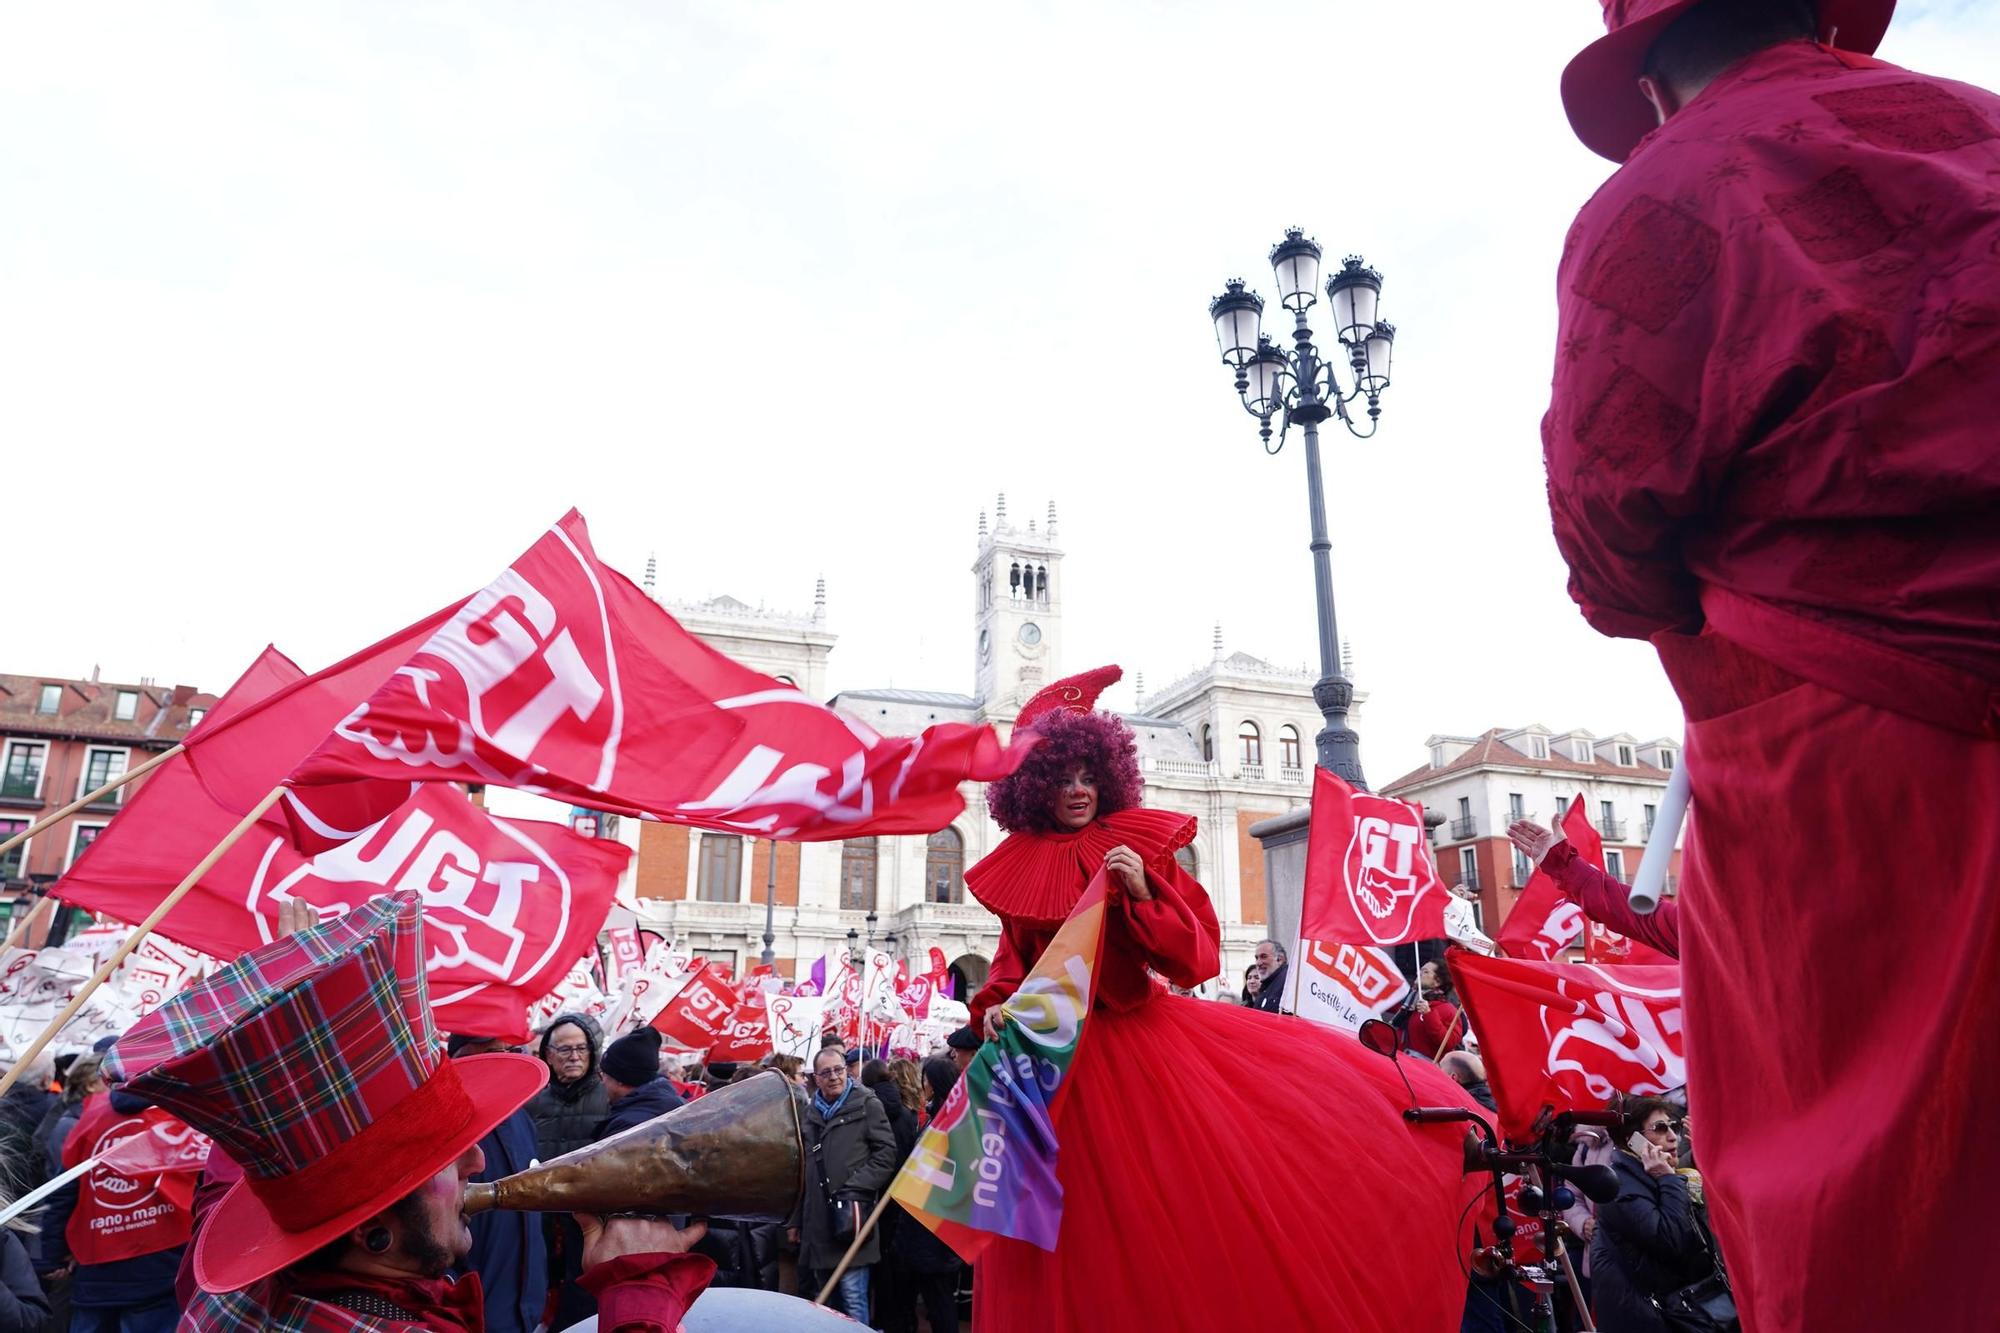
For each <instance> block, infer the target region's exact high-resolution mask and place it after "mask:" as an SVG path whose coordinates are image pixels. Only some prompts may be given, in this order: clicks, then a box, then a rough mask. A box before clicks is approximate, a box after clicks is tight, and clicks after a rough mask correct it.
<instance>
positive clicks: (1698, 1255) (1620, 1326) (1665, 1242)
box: [1590, 1097, 1716, 1333]
mask: <svg viewBox="0 0 2000 1333" xmlns="http://www.w3.org/2000/svg"><path fill="white" fill-rule="evenodd" d="M1680 1130H1681V1120H1680V1110H1679V1108H1678V1107H1676V1106H1675V1105H1674V1104H1673V1103H1672V1102H1669V1101H1667V1100H1666V1099H1665V1098H1661V1097H1635V1098H1632V1099H1631V1100H1630V1101H1628V1102H1626V1104H1625V1118H1624V1120H1623V1121H1622V1122H1621V1123H1620V1124H1619V1126H1618V1129H1617V1130H1616V1132H1615V1134H1614V1140H1615V1142H1616V1143H1618V1145H1619V1146H1620V1151H1618V1152H1616V1153H1613V1154H1612V1158H1611V1169H1612V1170H1613V1171H1614V1172H1616V1173H1617V1176H1618V1197H1617V1198H1616V1199H1614V1200H1612V1201H1611V1202H1610V1203H1607V1204H1604V1205H1602V1206H1600V1207H1599V1208H1598V1210H1597V1234H1596V1235H1595V1236H1594V1237H1592V1239H1591V1242H1590V1282H1591V1286H1590V1310H1591V1314H1592V1316H1593V1317H1594V1318H1595V1319H1596V1321H1597V1324H1598V1327H1600V1328H1606V1329H1617V1330H1619V1333H1667V1324H1666V1322H1665V1321H1664V1320H1663V1319H1662V1318H1661V1317H1660V1313H1659V1311H1658V1310H1656V1309H1654V1308H1653V1302H1652V1298H1653V1297H1654V1296H1664V1295H1665V1294H1666V1293H1668V1292H1671V1291H1676V1290H1679V1289H1680V1288H1682V1287H1685V1286H1687V1285H1688V1284H1689V1283H1691V1282H1698V1281H1700V1280H1701V1279H1702V1278H1704V1277H1707V1276H1708V1274H1709V1273H1710V1271H1711V1270H1712V1269H1713V1268H1714V1266H1715V1262H1716V1261H1715V1257H1714V1254H1713V1252H1712V1251H1711V1249H1710V1247H1709V1245H1708V1242H1707V1239H1706V1237H1705V1236H1704V1235H1703V1232H1702V1223H1701V1220H1700V1218H1699V1216H1698V1214H1697V1210H1696V1206H1695V1202H1694V1198H1693V1196H1692V1195H1691V1194H1690V1193H1689V1191H1688V1182H1687V1180H1686V1178H1685V1177H1683V1176H1680V1175H1678V1174H1676V1173H1675V1169H1674V1168H1675V1167H1676V1166H1677V1165H1678V1164H1679V1162H1678V1155H1679V1149H1680Z"/></svg>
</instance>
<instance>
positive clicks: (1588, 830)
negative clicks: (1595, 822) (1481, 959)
mask: <svg viewBox="0 0 2000 1333" xmlns="http://www.w3.org/2000/svg"><path fill="white" fill-rule="evenodd" d="M1561 832H1562V835H1563V836H1564V837H1566V838H1568V839H1569V840H1570V842H1571V843H1572V844H1573V845H1574V846H1575V847H1576V850H1577V855H1579V856H1582V857H1584V858H1585V859H1591V858H1593V857H1594V858H1595V860H1594V863H1595V864H1596V865H1597V866H1598V867H1599V868H1602V867H1603V865H1604V843H1603V840H1602V839H1600V838H1599V837H1598V836H1597V830H1596V829H1594V828H1592V827H1591V826H1590V816H1589V815H1587V814H1586V813H1585V812H1584V808H1583V794H1582V793H1581V792H1579V793H1577V795H1576V798H1575V799H1574V800H1572V801H1571V802H1570V803H1569V809H1568V810H1567V811H1565V812H1564V814H1563V817H1562V827H1561ZM1586 924H1587V923H1586V922H1585V920H1584V915H1583V908H1581V907H1579V906H1578V905H1577V904H1575V903H1573V902H1571V901H1570V900H1569V899H1568V898H1566V897H1564V896H1563V891H1562V890H1561V889H1560V888H1558V887H1557V886H1556V881H1555V877H1554V876H1553V875H1550V874H1549V873H1548V872H1546V871H1544V870H1543V869H1542V868H1541V867H1540V866H1536V867H1535V869H1534V873H1533V874H1531V875H1529V876H1528V887H1527V888H1526V889H1524V890H1522V892H1521V896H1520V897H1519V898H1517V899H1516V900H1515V901H1514V906H1513V908H1512V909H1510V910H1509V911H1508V913H1507V920H1506V922H1505V923H1504V924H1503V925H1502V926H1501V927H1500V933H1499V934H1498V935H1496V936H1495V937H1494V943H1496V944H1498V945H1499V946H1500V949H1501V952H1503V953H1505V954H1506V955H1507V956H1508V957H1510V958H1539V959H1541V960H1542V961H1543V962H1548V961H1550V960H1552V959H1555V958H1560V957H1561V956H1562V952H1563V950H1564V949H1567V948H1568V947H1569V946H1570V945H1572V944H1574V943H1575V942H1576V939H1577V937H1578V936H1579V935H1581V934H1583V929H1584V926H1585V925H1586ZM1668 961H1672V960H1671V959H1669V960H1668Z"/></svg>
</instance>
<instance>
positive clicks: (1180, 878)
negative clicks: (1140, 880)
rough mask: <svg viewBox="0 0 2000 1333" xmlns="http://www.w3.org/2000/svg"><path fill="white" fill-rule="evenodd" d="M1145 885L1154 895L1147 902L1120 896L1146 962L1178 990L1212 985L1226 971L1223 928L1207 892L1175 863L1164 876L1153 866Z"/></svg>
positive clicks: (1133, 935)
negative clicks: (1222, 940) (1223, 952)
mask: <svg viewBox="0 0 2000 1333" xmlns="http://www.w3.org/2000/svg"><path fill="white" fill-rule="evenodd" d="M1113 882H1114V883H1115V882H1116V881H1115V879H1114V881H1113ZM1146 886H1147V887H1148V888H1150V889H1151V890H1152V891H1153V896H1152V898H1151V899H1150V900H1149V901H1147V902H1139V901H1138V900H1137V899H1135V898H1133V897H1132V896H1131V895H1130V894H1126V893H1120V894H1119V895H1118V906H1119V909H1120V912H1121V914H1122V915H1123V917H1124V920H1125V928H1126V930H1127V932H1128V933H1129V935H1130V937H1131V940H1132V943H1133V944H1135V945H1137V946H1138V948H1139V951H1140V952H1141V953H1142V954H1143V955H1144V960H1143V961H1144V962H1145V963H1146V965H1147V966H1148V967H1151V968H1152V969H1153V970H1154V971H1155V972H1158V973H1159V974H1160V975H1161V976H1163V977H1165V978H1166V979H1167V980H1168V981H1171V982H1173V983H1174V984H1175V985H1176V986H1198V985H1200V984H1201V983H1202V982H1204V981H1207V980H1208V979H1209V978H1210V977H1212V976H1214V975H1215V974H1216V973H1217V972H1218V971H1220V970H1221V968H1222V954H1221V939H1222V928H1221V927H1220V926H1219V925H1217V924H1216V920H1215V907H1214V905H1213V904H1212V903H1210V902H1209V901H1208V894H1207V892H1206V891H1205V890H1204V889H1203V888H1202V887H1201V885H1200V884H1199V883H1197V882H1196V881H1195V880H1193V879H1192V878H1190V877H1189V876H1188V873H1187V872H1186V871H1185V870H1182V869H1181V868H1180V867H1179V866H1177V865H1172V864H1169V865H1168V866H1167V867H1166V870H1165V871H1164V873H1163V872H1162V871H1161V870H1159V869H1157V868H1152V867H1149V868H1148V869H1147V871H1146Z"/></svg>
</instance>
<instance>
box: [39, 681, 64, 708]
mask: <svg viewBox="0 0 2000 1333" xmlns="http://www.w3.org/2000/svg"><path fill="white" fill-rule="evenodd" d="M35 711H36V712H37V713H59V712H61V711H62V686H60V685H44V686H42V697H41V698H40V699H37V700H36V701H35Z"/></svg>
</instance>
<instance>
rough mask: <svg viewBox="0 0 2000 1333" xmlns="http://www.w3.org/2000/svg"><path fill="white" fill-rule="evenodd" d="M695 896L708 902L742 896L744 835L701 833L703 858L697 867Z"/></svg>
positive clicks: (726, 900)
mask: <svg viewBox="0 0 2000 1333" xmlns="http://www.w3.org/2000/svg"><path fill="white" fill-rule="evenodd" d="M694 896H695V897H697V898H699V899H701V901H703V902H705V903H734V902H741V901H742V900H743V839H742V838H740V837H738V836H737V835H736V834H734V833H707V832H704V833H703V834H702V835H701V860H700V861H699V862H698V863H697V866H696V870H695V882H694Z"/></svg>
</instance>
